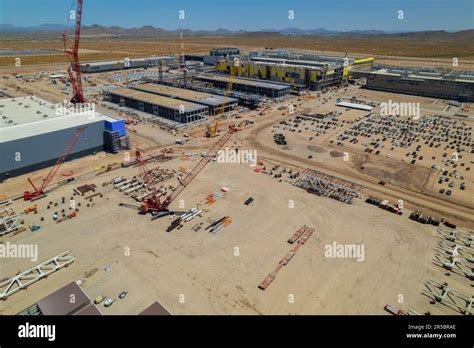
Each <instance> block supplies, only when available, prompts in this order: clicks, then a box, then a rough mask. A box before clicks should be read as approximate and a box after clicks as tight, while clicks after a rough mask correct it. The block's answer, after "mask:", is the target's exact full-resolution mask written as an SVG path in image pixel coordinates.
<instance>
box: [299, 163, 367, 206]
mask: <svg viewBox="0 0 474 348" xmlns="http://www.w3.org/2000/svg"><path fill="white" fill-rule="evenodd" d="M302 174H303V176H302V177H301V178H300V179H298V180H297V181H296V182H295V186H297V187H300V188H302V189H304V190H307V191H308V192H311V193H314V194H317V195H320V196H326V197H329V198H333V199H336V200H338V201H340V202H344V203H347V204H352V203H353V199H354V198H358V197H360V194H359V192H358V191H357V190H358V189H360V186H358V185H356V184H354V183H351V182H348V181H345V180H343V179H340V178H336V177H334V176H332V175H328V174H325V173H321V172H318V171H316V170H312V169H305V170H304V171H303V172H302Z"/></svg>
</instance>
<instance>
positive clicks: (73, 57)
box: [63, 0, 86, 104]
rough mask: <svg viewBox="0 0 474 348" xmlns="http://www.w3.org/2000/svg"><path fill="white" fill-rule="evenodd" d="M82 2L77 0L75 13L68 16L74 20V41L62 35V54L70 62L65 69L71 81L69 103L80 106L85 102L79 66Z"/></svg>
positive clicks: (72, 12)
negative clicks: (71, 93) (71, 91)
mask: <svg viewBox="0 0 474 348" xmlns="http://www.w3.org/2000/svg"><path fill="white" fill-rule="evenodd" d="M82 1H83V0H77V9H76V11H74V10H71V12H70V14H69V18H70V19H75V20H76V27H75V33H74V40H70V39H69V37H68V35H67V33H64V34H63V41H64V53H65V54H66V56H67V57H68V58H69V60H70V63H71V64H70V65H69V67H68V69H67V72H68V75H69V79H70V80H71V86H72V90H73V96H72V98H71V103H73V104H78V103H79V104H80V103H84V102H85V101H86V100H85V98H84V93H83V91H82V80H81V67H80V64H79V41H80V38H81V20H82Z"/></svg>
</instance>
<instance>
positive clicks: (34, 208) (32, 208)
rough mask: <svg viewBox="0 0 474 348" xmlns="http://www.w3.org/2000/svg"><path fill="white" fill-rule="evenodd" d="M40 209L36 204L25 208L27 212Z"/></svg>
mask: <svg viewBox="0 0 474 348" xmlns="http://www.w3.org/2000/svg"><path fill="white" fill-rule="evenodd" d="M37 210H38V206H37V205H36V204H35V205H32V206H31V207H28V208H26V209H25V214H28V213H31V212H33V211H37Z"/></svg>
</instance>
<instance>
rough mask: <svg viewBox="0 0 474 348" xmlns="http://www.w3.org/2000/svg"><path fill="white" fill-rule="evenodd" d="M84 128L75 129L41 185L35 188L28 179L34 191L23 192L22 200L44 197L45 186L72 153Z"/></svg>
mask: <svg viewBox="0 0 474 348" xmlns="http://www.w3.org/2000/svg"><path fill="white" fill-rule="evenodd" d="M86 128H87V127H82V128H77V131H76V134H75V135H74V137H73V138H72V139H71V141H70V142H69V144H68V145H67V146H66V149H65V150H64V153H63V154H62V155H61V156H60V157H59V158H58V159H57V161H56V163H55V164H54V166H53V167H52V168H51V170H50V171H49V173H48V175H47V176H46V177H45V178H44V179H43V183H42V184H41V186H40V187H36V186H35V184H34V183H33V181H31V178H28V181H29V183H30V184H31V186H33V188H34V191H33V192H29V191H25V192H24V193H23V199H24V200H25V201H30V200H34V199H39V198H41V197H44V196H45V194H44V189H45V188H46V186H48V185H49V183H50V182H51V180H53V178H54V176H55V175H56V172H57V171H58V170H59V168H60V167H61V165H62V164H63V163H64V162H65V161H66V158H67V156H68V155H69V154H70V153H71V151H72V149H73V147H74V145H75V144H76V142H77V140H78V139H79V136H80V135H81V133H82V132H83V131H84V130H85V129H86Z"/></svg>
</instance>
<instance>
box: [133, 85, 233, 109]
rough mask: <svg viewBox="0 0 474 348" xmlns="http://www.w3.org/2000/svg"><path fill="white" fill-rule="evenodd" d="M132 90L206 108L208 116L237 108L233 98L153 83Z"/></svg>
mask: <svg viewBox="0 0 474 348" xmlns="http://www.w3.org/2000/svg"><path fill="white" fill-rule="evenodd" d="M134 89H136V90H140V91H144V92H147V93H152V94H157V95H161V96H164V97H170V98H174V99H177V100H184V101H188V102H192V103H196V104H201V105H204V106H207V107H208V108H209V115H210V116H215V115H218V114H222V113H225V112H229V111H231V110H233V109H234V108H235V107H236V106H237V102H238V100H237V99H235V98H229V97H226V96H221V95H214V94H210V93H204V92H198V91H193V90H190V89H184V88H177V87H172V86H165V85H162V84H155V83H146V84H142V85H137V86H135V87H134Z"/></svg>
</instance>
